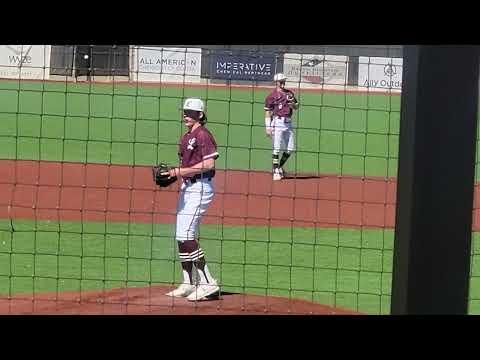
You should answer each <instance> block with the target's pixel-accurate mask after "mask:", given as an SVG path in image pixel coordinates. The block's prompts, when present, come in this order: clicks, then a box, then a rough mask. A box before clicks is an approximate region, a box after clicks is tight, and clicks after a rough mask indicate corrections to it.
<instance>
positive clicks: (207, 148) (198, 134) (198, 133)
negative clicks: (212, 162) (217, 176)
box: [178, 126, 218, 167]
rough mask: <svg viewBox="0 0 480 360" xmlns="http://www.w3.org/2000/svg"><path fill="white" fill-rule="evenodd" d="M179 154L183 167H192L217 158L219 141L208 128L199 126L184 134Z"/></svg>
mask: <svg viewBox="0 0 480 360" xmlns="http://www.w3.org/2000/svg"><path fill="white" fill-rule="evenodd" d="M178 156H179V157H180V161H181V164H182V165H181V166H182V167H190V166H193V165H195V164H198V163H199V162H201V161H202V160H206V159H211V158H213V159H217V158H218V152H217V143H216V142H215V139H214V138H213V135H212V134H211V133H210V131H208V129H207V128H205V127H204V126H199V127H197V128H196V129H195V130H193V131H191V132H187V133H186V134H185V135H183V136H182V138H181V139H180V145H179V151H178Z"/></svg>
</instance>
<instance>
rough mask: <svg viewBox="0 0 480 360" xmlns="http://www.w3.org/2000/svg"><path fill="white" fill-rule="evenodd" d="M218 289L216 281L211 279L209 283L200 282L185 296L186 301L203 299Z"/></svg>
mask: <svg viewBox="0 0 480 360" xmlns="http://www.w3.org/2000/svg"><path fill="white" fill-rule="evenodd" d="M219 290H220V287H219V286H218V285H217V281H216V280H213V281H212V282H210V283H209V284H202V285H199V286H198V287H197V289H196V290H194V291H193V292H192V293H191V294H190V295H188V296H187V300H188V301H199V300H204V299H205V298H206V297H207V296H210V295H213V294H215V293H216V292H218V291H219Z"/></svg>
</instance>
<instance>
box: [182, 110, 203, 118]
mask: <svg viewBox="0 0 480 360" xmlns="http://www.w3.org/2000/svg"><path fill="white" fill-rule="evenodd" d="M183 116H186V117H189V118H192V119H198V118H199V117H200V112H198V111H195V110H183Z"/></svg>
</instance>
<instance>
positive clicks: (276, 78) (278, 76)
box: [273, 73, 287, 81]
mask: <svg viewBox="0 0 480 360" xmlns="http://www.w3.org/2000/svg"><path fill="white" fill-rule="evenodd" d="M273 80H274V81H283V80H287V77H286V76H285V75H284V74H282V73H278V74H275V76H274V77H273Z"/></svg>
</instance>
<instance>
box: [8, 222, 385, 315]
mask: <svg viewBox="0 0 480 360" xmlns="http://www.w3.org/2000/svg"><path fill="white" fill-rule="evenodd" d="M0 224H1V226H0V293H1V294H4V295H6V294H10V295H13V294H32V293H40V292H51V291H78V290H89V289H104V288H105V289H107V288H118V287H126V286H148V284H173V283H176V282H179V281H180V279H181V276H180V264H179V262H178V260H177V257H176V246H175V245H176V243H175V241H174V240H173V231H174V228H173V225H168V224H155V225H146V224H133V223H131V224H127V223H95V222H87V223H80V222H64V223H63V222H62V223H55V222H48V221H38V222H35V221H26V220H21V221H20V220H18V221H15V222H14V229H15V231H14V232H12V231H11V229H10V225H9V223H8V222H7V221H2V222H0ZM201 231H202V233H201V244H202V247H203V248H204V249H205V251H206V254H207V260H208V263H209V266H210V268H211V271H212V273H213V274H215V276H216V277H217V278H218V280H219V281H220V282H221V283H222V284H223V289H224V290H225V291H235V292H242V293H243V292H245V293H252V294H268V295H278V296H286V297H295V298H303V299H306V300H310V301H316V302H321V303H325V304H329V305H337V306H343V307H347V308H350V309H355V310H358V311H363V312H368V313H373V314H378V313H388V311H389V310H388V303H389V296H390V279H391V265H392V262H391V258H392V236H393V235H392V231H391V230H384V231H382V230H363V231H355V230H348V229H340V230H338V229H316V230H315V229H313V228H270V229H269V228H267V227H253V226H246V227H240V226H222V225H203V226H202V229H201Z"/></svg>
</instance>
